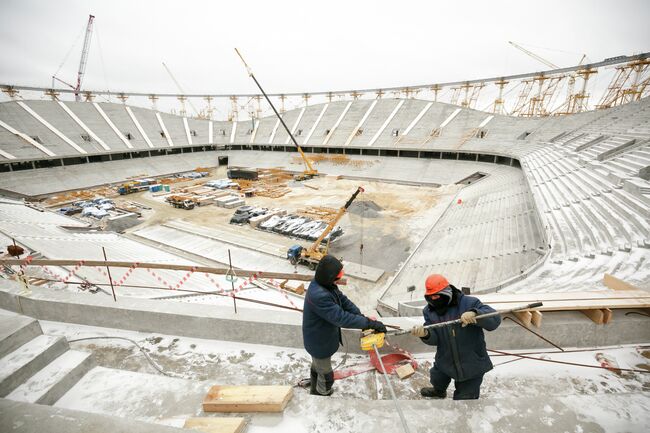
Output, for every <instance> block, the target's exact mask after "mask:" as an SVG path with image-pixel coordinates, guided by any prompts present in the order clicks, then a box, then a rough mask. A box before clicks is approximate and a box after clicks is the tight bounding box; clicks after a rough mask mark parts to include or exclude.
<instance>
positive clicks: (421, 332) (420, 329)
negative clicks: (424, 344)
mask: <svg viewBox="0 0 650 433" xmlns="http://www.w3.org/2000/svg"><path fill="white" fill-rule="evenodd" d="M411 335H413V336H414V337H420V338H424V337H426V336H427V335H429V330H428V329H426V328H425V327H424V326H422V325H420V326H414V327H413V328H411Z"/></svg>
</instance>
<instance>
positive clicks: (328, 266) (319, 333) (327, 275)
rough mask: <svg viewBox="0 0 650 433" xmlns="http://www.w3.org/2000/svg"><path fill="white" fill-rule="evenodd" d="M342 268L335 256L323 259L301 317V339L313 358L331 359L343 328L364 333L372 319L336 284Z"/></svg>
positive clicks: (339, 341) (306, 296)
mask: <svg viewBox="0 0 650 433" xmlns="http://www.w3.org/2000/svg"><path fill="white" fill-rule="evenodd" d="M341 269H343V264H341V262H340V261H339V260H338V259H337V258H336V257H334V256H330V255H327V256H325V257H323V258H322V259H321V261H320V263H319V264H318V267H317V268H316V275H315V276H314V279H313V280H312V282H311V284H310V285H309V288H308V289H307V294H306V295H305V304H304V307H303V310H304V311H303V315H302V336H303V342H304V344H305V349H306V350H307V352H309V354H310V355H311V356H313V357H314V358H329V357H330V356H332V355H333V354H334V353H336V351H337V350H338V348H339V343H341V328H354V329H364V328H368V327H369V326H370V322H369V319H367V318H366V317H364V316H362V315H361V311H360V310H359V308H358V307H357V306H356V305H354V303H353V302H352V301H350V300H349V299H348V297H347V296H345V295H344V294H343V293H341V291H340V290H339V288H338V286H337V285H336V284H335V283H334V280H335V279H336V276H337V275H338V274H339V272H341Z"/></svg>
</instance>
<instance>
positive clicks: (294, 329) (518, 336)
mask: <svg viewBox="0 0 650 433" xmlns="http://www.w3.org/2000/svg"><path fill="white" fill-rule="evenodd" d="M18 292H19V288H18V287H17V285H16V284H15V282H11V281H3V282H2V283H1V284H0V308H3V309H6V310H10V311H14V312H17V313H20V314H24V315H27V316H31V317H33V318H36V319H39V320H50V321H58V322H66V323H76V324H81V325H90V326H100V327H107V328H117V329H126V330H132V331H139V332H151V333H161V334H169V335H179V336H186V337H195V338H208V339H215V340H224V341H239V342H243V343H252V344H267V345H273V346H282V347H294V348H301V347H303V344H302V329H301V323H302V316H301V313H299V312H292V311H274V312H272V313H271V312H269V313H268V314H264V315H260V314H259V310H252V309H247V308H245V307H244V306H243V305H245V304H244V303H242V302H240V303H239V304H238V313H237V314H235V312H234V311H233V308H230V307H218V306H211V305H197V304H184V303H176V302H170V301H157V300H144V299H134V298H125V297H122V298H118V301H117V302H113V300H112V299H110V298H108V297H104V296H101V295H90V294H83V293H82V294H77V293H69V292H61V291H53V290H50V289H47V288H43V287H34V288H33V293H32V294H31V295H30V296H24V295H19V294H18ZM382 320H384V321H385V322H386V323H390V324H394V325H399V326H402V327H403V328H404V329H408V328H410V327H411V326H413V325H416V324H421V323H422V319H421V318H397V317H396V318H383V319H382ZM536 332H539V333H541V334H543V335H544V336H545V337H546V338H548V339H550V340H552V341H553V342H555V343H556V344H558V345H560V346H562V347H594V346H608V345H619V344H638V343H642V344H645V343H648V342H650V326H648V318H647V317H643V316H639V315H631V316H625V311H623V310H615V311H614V312H613V317H612V321H611V322H610V323H609V324H608V325H596V324H594V323H593V322H592V321H591V320H589V319H588V318H587V317H586V316H584V315H582V314H581V313H573V312H558V313H544V322H543V324H542V326H541V328H539V329H536ZM486 337H487V343H488V347H489V348H492V349H533V348H536V349H537V348H544V349H547V348H548V349H552V346H551V345H549V344H548V343H546V342H544V341H543V340H541V339H540V338H538V337H536V336H535V335H533V334H532V333H530V332H528V331H526V330H524V329H523V328H521V327H520V326H519V325H517V324H515V323H513V322H512V321H509V320H506V321H504V322H503V323H502V325H501V326H500V327H499V328H498V329H497V330H496V331H494V332H487V333H486ZM343 341H344V343H345V344H346V349H347V350H348V351H350V352H354V353H359V352H361V350H360V347H359V333H358V331H354V330H345V332H344V334H343ZM389 341H390V343H391V345H393V346H398V347H401V348H403V349H405V350H408V351H411V352H415V353H418V352H429V351H432V348H431V347H429V346H426V345H424V344H422V343H421V342H420V341H419V339H416V338H413V337H411V336H410V335H404V336H393V337H389ZM346 349H342V350H346Z"/></svg>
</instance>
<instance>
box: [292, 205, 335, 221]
mask: <svg viewBox="0 0 650 433" xmlns="http://www.w3.org/2000/svg"><path fill="white" fill-rule="evenodd" d="M337 212H338V210H337V209H334V208H331V207H324V206H307V207H306V208H302V209H298V210H297V211H296V214H297V215H300V216H305V217H308V218H311V219H318V220H321V221H324V222H326V223H329V222H330V221H332V219H334V217H335V216H336V213H337Z"/></svg>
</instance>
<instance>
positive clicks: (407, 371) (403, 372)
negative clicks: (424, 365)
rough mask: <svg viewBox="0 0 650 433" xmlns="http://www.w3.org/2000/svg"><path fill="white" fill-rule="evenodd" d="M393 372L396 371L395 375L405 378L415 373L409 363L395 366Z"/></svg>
mask: <svg viewBox="0 0 650 433" xmlns="http://www.w3.org/2000/svg"><path fill="white" fill-rule="evenodd" d="M395 373H397V377H399V378H400V379H406V378H408V377H411V376H413V375H414V374H415V370H414V369H413V366H412V365H411V364H404V365H402V366H401V367H398V368H396V369H395Z"/></svg>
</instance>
